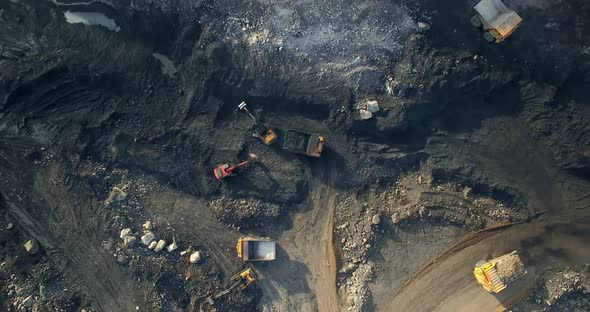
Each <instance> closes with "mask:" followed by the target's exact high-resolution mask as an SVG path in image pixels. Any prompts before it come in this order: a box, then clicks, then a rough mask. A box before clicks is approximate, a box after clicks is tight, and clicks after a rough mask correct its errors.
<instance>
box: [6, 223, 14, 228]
mask: <svg viewBox="0 0 590 312" xmlns="http://www.w3.org/2000/svg"><path fill="white" fill-rule="evenodd" d="M13 226H14V224H12V222H9V223H8V224H7V225H6V229H7V230H10V229H12V227H13Z"/></svg>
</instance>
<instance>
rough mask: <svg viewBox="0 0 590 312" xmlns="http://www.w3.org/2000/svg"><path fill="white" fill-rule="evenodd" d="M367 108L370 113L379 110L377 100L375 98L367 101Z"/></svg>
mask: <svg viewBox="0 0 590 312" xmlns="http://www.w3.org/2000/svg"><path fill="white" fill-rule="evenodd" d="M367 110H368V111H369V112H371V113H376V112H378V111H379V102H377V101H375V100H370V101H367Z"/></svg>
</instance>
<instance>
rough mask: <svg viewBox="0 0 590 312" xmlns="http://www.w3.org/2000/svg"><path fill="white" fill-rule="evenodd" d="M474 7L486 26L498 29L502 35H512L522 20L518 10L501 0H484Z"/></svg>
mask: <svg viewBox="0 0 590 312" xmlns="http://www.w3.org/2000/svg"><path fill="white" fill-rule="evenodd" d="M473 8H474V9H475V11H477V13H478V14H479V16H481V18H482V22H483V23H484V26H485V28H486V29H493V30H495V31H497V32H498V33H499V34H500V35H501V36H502V37H507V36H508V35H510V33H512V32H513V31H514V30H515V29H516V27H518V25H519V24H520V23H521V22H522V18H521V17H520V16H519V15H518V14H517V13H516V12H514V11H512V10H510V9H508V8H507V7H506V5H504V3H502V1H499V0H482V1H480V2H479V3H478V4H477V5H475V6H474V7H473Z"/></svg>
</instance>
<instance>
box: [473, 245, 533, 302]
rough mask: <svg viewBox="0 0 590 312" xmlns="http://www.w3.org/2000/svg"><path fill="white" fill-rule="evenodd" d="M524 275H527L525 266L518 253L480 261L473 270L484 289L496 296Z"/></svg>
mask: <svg viewBox="0 0 590 312" xmlns="http://www.w3.org/2000/svg"><path fill="white" fill-rule="evenodd" d="M524 274H526V270H525V267H524V264H523V263H522V261H521V260H520V257H519V256H518V253H517V252H516V251H512V252H509V253H507V254H505V255H502V256H499V257H496V258H493V259H491V260H487V261H484V260H482V261H479V262H477V264H475V268H474V269H473V275H475V279H476V280H477V282H478V283H479V284H480V285H481V286H482V287H483V289H485V290H486V291H487V292H489V293H496V294H497V293H499V292H501V291H502V290H504V289H505V288H506V286H507V285H508V284H509V283H511V282H513V281H514V280H516V279H517V278H519V277H521V276H523V275H524Z"/></svg>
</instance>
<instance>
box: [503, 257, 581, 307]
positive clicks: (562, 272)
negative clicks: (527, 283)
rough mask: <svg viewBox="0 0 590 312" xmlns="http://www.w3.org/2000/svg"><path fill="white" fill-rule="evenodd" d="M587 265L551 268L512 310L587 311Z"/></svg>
mask: <svg viewBox="0 0 590 312" xmlns="http://www.w3.org/2000/svg"><path fill="white" fill-rule="evenodd" d="M589 268H590V266H588V265H585V266H579V267H565V268H560V267H551V268H548V269H547V270H546V271H545V272H544V273H543V274H542V275H541V277H540V278H539V279H538V281H537V285H536V287H535V289H534V290H533V292H532V294H531V295H530V296H529V297H528V298H527V299H526V300H525V301H523V302H521V303H518V304H516V305H515V306H513V307H512V311H514V312H525V311H526V312H529V311H531V312H541V311H572V312H581V311H588V309H589V308H590V269H589Z"/></svg>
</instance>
